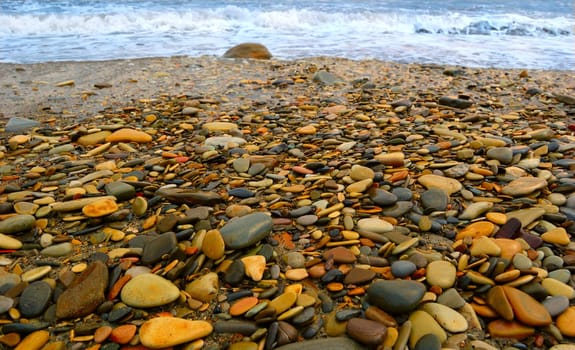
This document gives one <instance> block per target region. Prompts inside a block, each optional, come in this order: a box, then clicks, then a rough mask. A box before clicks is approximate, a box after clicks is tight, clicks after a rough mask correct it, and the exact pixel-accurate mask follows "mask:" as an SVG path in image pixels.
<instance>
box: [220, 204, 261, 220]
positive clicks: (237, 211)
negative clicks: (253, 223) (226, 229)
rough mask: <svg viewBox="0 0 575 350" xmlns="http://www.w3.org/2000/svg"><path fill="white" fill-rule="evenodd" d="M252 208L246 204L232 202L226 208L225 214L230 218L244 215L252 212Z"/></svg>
mask: <svg viewBox="0 0 575 350" xmlns="http://www.w3.org/2000/svg"><path fill="white" fill-rule="evenodd" d="M253 211H254V210H253V209H252V208H251V207H250V206H247V205H241V204H232V205H229V206H228V207H227V208H226V215H227V216H228V217H230V218H235V217H236V216H244V215H247V214H250V213H252V212H253Z"/></svg>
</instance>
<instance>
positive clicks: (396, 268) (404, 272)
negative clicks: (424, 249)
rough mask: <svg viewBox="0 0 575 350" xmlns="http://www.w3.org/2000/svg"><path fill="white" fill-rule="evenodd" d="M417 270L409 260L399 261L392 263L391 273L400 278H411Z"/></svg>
mask: <svg viewBox="0 0 575 350" xmlns="http://www.w3.org/2000/svg"><path fill="white" fill-rule="evenodd" d="M415 270H417V266H416V265H415V264H414V263H413V262H411V261H409V260H397V261H394V262H393V263H391V273H392V274H393V275H394V276H395V277H398V278H404V277H407V276H410V275H411V274H412V273H414V272H415Z"/></svg>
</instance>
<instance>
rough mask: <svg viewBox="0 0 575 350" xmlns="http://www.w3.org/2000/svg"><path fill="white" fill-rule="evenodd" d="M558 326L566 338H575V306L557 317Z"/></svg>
mask: <svg viewBox="0 0 575 350" xmlns="http://www.w3.org/2000/svg"><path fill="white" fill-rule="evenodd" d="M556 325H557V328H559V331H560V332H561V334H563V335H564V336H566V337H575V327H574V325H575V306H571V307H569V308H568V309H567V310H565V311H564V312H563V313H562V314H561V315H559V316H557V320H556Z"/></svg>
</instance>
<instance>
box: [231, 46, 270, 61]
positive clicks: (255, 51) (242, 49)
mask: <svg viewBox="0 0 575 350" xmlns="http://www.w3.org/2000/svg"><path fill="white" fill-rule="evenodd" d="M224 57H225V58H255V59H263V60H269V59H270V58H271V57H272V54H271V53H270V52H269V51H268V49H267V48H266V47H265V46H263V45H262V44H258V43H243V44H239V45H236V46H234V47H232V48H231V49H229V50H228V51H226V52H225V53H224Z"/></svg>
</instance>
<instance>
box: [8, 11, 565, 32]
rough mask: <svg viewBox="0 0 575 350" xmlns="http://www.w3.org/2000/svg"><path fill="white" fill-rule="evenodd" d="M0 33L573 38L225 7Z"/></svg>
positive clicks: (50, 21)
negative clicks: (419, 35)
mask: <svg viewBox="0 0 575 350" xmlns="http://www.w3.org/2000/svg"><path fill="white" fill-rule="evenodd" d="M0 22H1V23H3V25H2V26H1V27H0V34H3V35H14V36H27V35H69V34H76V35H113V34H116V33H137V32H157V33H170V32H175V33H192V34H202V33H229V32H238V31H250V32H261V33H265V34H272V33H278V34H289V33H292V34H298V33H306V32H315V33H320V34H321V33H325V34H328V33H342V32H349V33H356V34H357V33H363V34H365V33H373V34H378V33H404V34H448V35H514V36H558V35H561V36H570V35H574V33H573V27H574V21H573V19H572V18H570V17H567V16H565V17H547V18H531V17H528V16H525V15H518V14H491V15H489V14H485V13H483V14H481V15H478V16H473V15H469V14H461V13H457V12H451V13H445V14H428V13H424V12H419V13H413V12H411V11H402V10H398V11H397V12H386V13H382V12H375V11H367V10H366V11H357V12H349V13H346V12H325V11H317V10H313V9H301V8H291V9H282V10H270V9H248V8H243V7H238V6H230V5H228V6H224V7H220V8H211V9H197V10H191V9H187V10H183V11H174V10H170V11H165V10H164V11H150V10H136V11H134V10H132V11H126V12H118V11H116V12H112V11H110V12H105V13H91V14H87V13H81V14H58V13H51V14H35V13H25V14H6V13H5V14H0Z"/></svg>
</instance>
